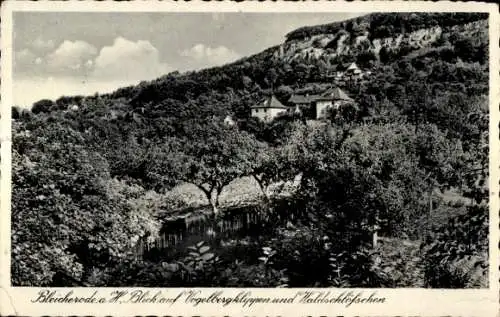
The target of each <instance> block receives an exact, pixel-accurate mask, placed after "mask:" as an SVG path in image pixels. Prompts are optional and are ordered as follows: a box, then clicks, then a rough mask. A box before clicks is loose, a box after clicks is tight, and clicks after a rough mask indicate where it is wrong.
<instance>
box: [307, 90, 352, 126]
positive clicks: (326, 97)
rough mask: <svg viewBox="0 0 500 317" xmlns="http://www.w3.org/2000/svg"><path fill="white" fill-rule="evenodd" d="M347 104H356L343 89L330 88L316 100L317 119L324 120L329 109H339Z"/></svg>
mask: <svg viewBox="0 0 500 317" xmlns="http://www.w3.org/2000/svg"><path fill="white" fill-rule="evenodd" d="M346 104H354V100H353V99H352V98H351V97H349V96H348V95H347V94H346V93H345V92H344V91H343V90H342V89H340V88H338V87H335V88H330V89H328V90H327V91H325V92H324V93H323V94H321V96H319V97H317V98H316V119H324V118H326V115H327V114H328V110H329V109H332V108H333V109H338V108H340V107H341V106H343V105H346Z"/></svg>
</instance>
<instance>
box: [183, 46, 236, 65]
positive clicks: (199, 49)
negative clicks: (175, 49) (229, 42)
mask: <svg viewBox="0 0 500 317" xmlns="http://www.w3.org/2000/svg"><path fill="white" fill-rule="evenodd" d="M180 54H181V56H184V57H189V58H192V59H194V60H195V61H197V62H198V63H200V64H204V66H215V65H222V64H226V63H229V62H233V61H235V60H237V59H238V58H240V57H241V56H240V55H239V54H238V53H236V52H235V51H233V50H231V49H229V48H227V47H225V46H219V47H216V48H212V47H209V46H206V45H204V44H201V43H200V44H196V45H194V46H193V47H191V48H190V49H186V50H183V51H181V52H180Z"/></svg>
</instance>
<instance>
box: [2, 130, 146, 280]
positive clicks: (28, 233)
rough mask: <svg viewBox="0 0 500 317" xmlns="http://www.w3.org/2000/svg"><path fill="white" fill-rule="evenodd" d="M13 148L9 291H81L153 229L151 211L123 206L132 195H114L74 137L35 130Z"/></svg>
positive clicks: (103, 165)
mask: <svg viewBox="0 0 500 317" xmlns="http://www.w3.org/2000/svg"><path fill="white" fill-rule="evenodd" d="M13 143H14V149H13V150H14V151H13V180H12V183H13V193H12V215H11V216H12V245H13V248H12V283H13V284H14V285H23V286H47V285H49V286H68V283H71V284H73V283H76V284H77V285H81V286H83V285H88V284H89V280H90V279H91V276H92V275H93V274H94V273H95V272H96V270H101V271H103V270H105V269H106V268H107V267H109V266H112V265H113V264H116V263H118V262H119V261H121V259H123V258H125V257H126V256H127V255H128V253H129V252H131V249H132V245H131V242H132V240H131V239H132V237H134V236H142V235H144V232H145V231H150V230H152V229H151V228H150V224H151V223H152V222H154V220H153V219H152V217H150V216H151V214H150V211H148V210H147V209H141V210H138V209H137V208H135V207H134V206H132V205H130V204H129V202H128V201H127V200H126V199H124V197H127V198H130V197H131V196H130V195H131V194H126V195H121V196H120V195H118V196H117V195H116V193H117V191H116V189H113V187H110V186H109V183H110V178H109V166H108V163H107V161H106V160H105V159H104V158H103V157H102V156H101V155H100V154H98V153H96V152H93V151H89V150H88V149H87V148H86V147H85V145H84V144H85V142H84V139H83V138H82V136H81V135H80V134H79V133H78V132H76V131H74V130H72V129H71V128H69V127H67V126H64V125H62V124H60V123H52V124H45V125H38V129H36V130H34V131H31V132H30V133H26V132H23V131H18V132H16V133H15V135H14V142H13ZM27 145H28V146H29V149H30V150H29V151H26V150H24V149H23V147H26V146H27ZM139 190H140V189H139ZM119 191H121V189H120V190H119ZM135 191H136V192H137V190H135ZM138 215H140V217H139V216H138ZM145 218H148V220H145ZM68 280H70V281H71V282H68Z"/></svg>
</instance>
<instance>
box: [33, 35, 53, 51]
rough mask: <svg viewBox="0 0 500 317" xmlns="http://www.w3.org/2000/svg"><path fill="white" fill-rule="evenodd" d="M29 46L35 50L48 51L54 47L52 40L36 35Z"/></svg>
mask: <svg viewBox="0 0 500 317" xmlns="http://www.w3.org/2000/svg"><path fill="white" fill-rule="evenodd" d="M31 47H32V48H33V49H34V50H36V51H37V52H48V51H51V50H53V49H54V47H55V44H54V41H53V40H44V39H43V38H42V37H37V38H36V39H35V40H34V41H33V42H32V43H31Z"/></svg>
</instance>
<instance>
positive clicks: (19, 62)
mask: <svg viewBox="0 0 500 317" xmlns="http://www.w3.org/2000/svg"><path fill="white" fill-rule="evenodd" d="M36 58H37V56H36V55H35V54H34V53H33V52H32V51H31V50H29V49H27V48H25V49H22V50H20V51H16V52H14V63H15V65H16V66H24V65H30V64H33V63H34V62H35V60H36Z"/></svg>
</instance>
